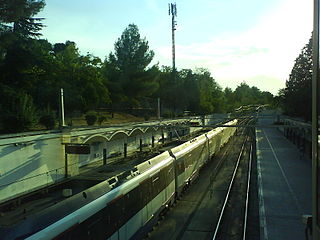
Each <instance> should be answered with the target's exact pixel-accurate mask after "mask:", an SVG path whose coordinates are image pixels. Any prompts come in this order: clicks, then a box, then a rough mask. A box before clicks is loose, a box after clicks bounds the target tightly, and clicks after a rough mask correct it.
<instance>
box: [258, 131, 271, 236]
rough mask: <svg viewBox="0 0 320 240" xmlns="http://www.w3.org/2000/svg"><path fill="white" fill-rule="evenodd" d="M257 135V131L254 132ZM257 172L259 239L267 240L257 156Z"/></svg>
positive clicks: (259, 167) (259, 163)
mask: <svg viewBox="0 0 320 240" xmlns="http://www.w3.org/2000/svg"><path fill="white" fill-rule="evenodd" d="M256 135H257V130H256ZM258 149H259V140H258V141H257V150H258ZM257 170H258V185H259V188H258V189H259V220H260V238H261V239H262V240H268V231H267V220H266V211H265V207H264V196H263V186H262V176H261V160H260V156H258V154H257Z"/></svg>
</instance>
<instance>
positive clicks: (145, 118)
mask: <svg viewBox="0 0 320 240" xmlns="http://www.w3.org/2000/svg"><path fill="white" fill-rule="evenodd" d="M143 117H144V120H145V121H148V120H149V119H150V115H149V114H148V113H145V114H144V116H143Z"/></svg>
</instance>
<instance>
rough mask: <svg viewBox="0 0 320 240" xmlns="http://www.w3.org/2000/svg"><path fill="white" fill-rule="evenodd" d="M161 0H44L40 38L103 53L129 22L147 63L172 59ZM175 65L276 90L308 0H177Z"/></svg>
mask: <svg viewBox="0 0 320 240" xmlns="http://www.w3.org/2000/svg"><path fill="white" fill-rule="evenodd" d="M168 3H169V1H164V0H118V1H114V0H90V1H89V0H67V1H65V0H46V6H45V8H44V9H43V10H42V11H41V12H40V13H39V14H38V15H37V16H38V17H44V18H45V20H44V24H45V25H46V27H45V28H44V29H43V30H42V34H43V38H46V39H48V41H49V42H51V43H58V42H65V41H67V40H70V41H74V42H75V43H76V44H77V47H78V48H79V50H80V52H81V54H86V53H87V52H89V53H91V54H93V55H95V56H98V57H100V58H101V59H102V60H104V59H105V57H106V56H107V55H108V54H109V53H110V52H111V51H113V49H114V43H115V42H116V41H117V39H118V38H119V37H120V36H121V33H122V32H123V31H124V29H125V28H126V27H127V26H128V25H129V24H130V23H134V24H136V25H137V26H138V27H139V31H140V34H141V36H142V37H146V39H147V40H148V42H149V46H150V49H152V50H153V51H154V52H155V57H154V60H153V62H152V64H156V63H159V65H160V66H161V65H167V66H171V64H172V58H171V57H172V53H171V47H172V46H171V44H172V42H171V17H170V16H169V15H168ZM176 4H177V18H176V21H177V30H176V31H175V38H176V67H177V68H178V70H180V69H183V68H190V69H195V68H198V67H203V68H207V69H208V70H209V71H210V72H211V74H212V76H213V78H214V79H215V80H216V81H217V82H218V84H219V85H220V86H221V87H222V88H225V87H231V88H232V89H235V88H236V87H237V85H239V84H240V83H241V82H246V83H247V84H248V85H250V86H256V87H258V88H259V89H260V90H262V91H269V92H271V93H273V94H277V92H278V90H279V89H281V88H284V87H285V81H286V80H287V79H288V78H289V74H290V72H291V69H292V67H293V64H294V60H295V59H296V57H297V56H298V55H299V53H300V51H301V49H302V48H303V47H304V45H305V44H306V43H307V42H308V40H309V38H310V37H311V31H312V20H313V1H312V0H268V1H263V0H197V1H193V0H176Z"/></svg>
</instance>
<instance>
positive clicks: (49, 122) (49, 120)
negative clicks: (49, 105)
mask: <svg viewBox="0 0 320 240" xmlns="http://www.w3.org/2000/svg"><path fill="white" fill-rule="evenodd" d="M39 123H40V124H41V125H43V126H45V127H46V129H48V130H49V129H54V127H55V125H56V122H55V118H54V116H52V115H43V116H41V117H40V119H39Z"/></svg>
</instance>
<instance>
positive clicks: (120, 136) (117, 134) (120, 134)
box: [108, 131, 129, 141]
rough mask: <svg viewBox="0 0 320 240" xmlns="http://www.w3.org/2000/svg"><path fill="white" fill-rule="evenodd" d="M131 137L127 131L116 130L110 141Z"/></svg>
mask: <svg viewBox="0 0 320 240" xmlns="http://www.w3.org/2000/svg"><path fill="white" fill-rule="evenodd" d="M127 137H129V134H128V133H127V132H125V131H116V132H114V133H112V134H111V135H110V136H109V137H108V139H109V141H113V140H119V139H125V138H127Z"/></svg>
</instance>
